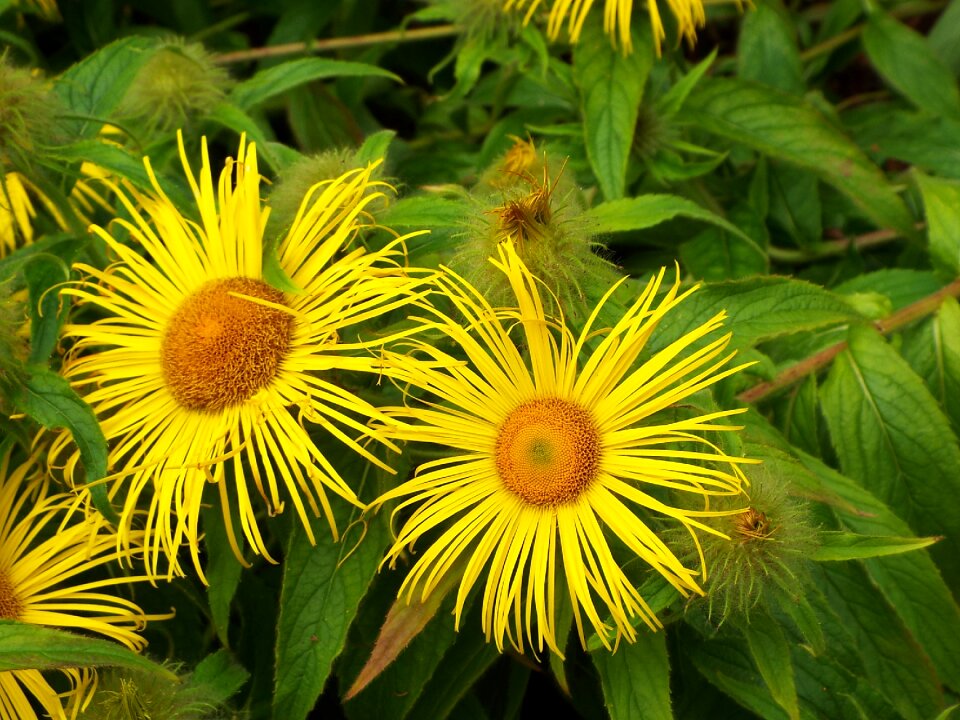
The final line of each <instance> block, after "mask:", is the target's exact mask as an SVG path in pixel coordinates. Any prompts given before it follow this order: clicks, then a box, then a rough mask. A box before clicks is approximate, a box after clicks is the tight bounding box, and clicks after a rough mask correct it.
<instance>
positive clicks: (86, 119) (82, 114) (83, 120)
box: [53, 36, 157, 139]
mask: <svg viewBox="0 0 960 720" xmlns="http://www.w3.org/2000/svg"><path fill="white" fill-rule="evenodd" d="M156 48H157V43H156V42H155V41H154V40H152V39H150V38H145V37H135V36H134V37H127V38H123V39H122V40H117V41H115V42H112V43H110V44H109V45H106V46H105V47H102V48H100V49H99V50H97V51H96V52H94V53H93V54H91V55H88V56H87V57H86V58H84V59H83V60H81V61H80V62H79V63H77V64H76V65H73V66H72V67H70V68H69V69H68V70H67V71H66V72H65V73H63V75H61V76H60V77H58V78H57V79H56V81H55V82H54V86H53V87H54V92H55V93H56V94H57V95H58V96H59V97H60V99H61V100H62V101H63V102H64V103H65V104H66V106H67V113H69V115H71V116H72V117H67V118H64V119H63V121H62V123H63V132H64V135H65V136H66V137H70V138H77V139H79V138H88V137H92V136H94V135H96V134H97V133H98V132H100V128H101V127H102V126H103V121H105V120H107V119H108V118H109V117H110V115H111V113H112V112H113V111H114V110H116V108H117V106H118V105H119V104H120V102H121V100H123V96H124V95H125V94H126V92H127V88H128V87H130V84H131V83H132V82H133V81H134V80H135V79H136V77H137V74H138V73H139V72H140V68H142V67H143V65H144V64H145V63H146V62H147V61H148V60H149V59H150V58H151V57H152V56H153V52H154V51H155V50H156Z"/></svg>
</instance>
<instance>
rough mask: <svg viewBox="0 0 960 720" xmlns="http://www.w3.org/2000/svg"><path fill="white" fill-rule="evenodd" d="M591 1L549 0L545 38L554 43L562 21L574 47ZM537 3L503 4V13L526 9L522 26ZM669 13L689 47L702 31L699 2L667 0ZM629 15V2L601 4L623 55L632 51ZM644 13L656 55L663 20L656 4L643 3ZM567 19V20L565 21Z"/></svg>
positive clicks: (649, 0) (606, 28)
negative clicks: (698, 29)
mask: <svg viewBox="0 0 960 720" xmlns="http://www.w3.org/2000/svg"><path fill="white" fill-rule="evenodd" d="M593 2H594V0H553V1H552V4H550V14H549V16H548V19H547V35H548V36H549V37H550V39H551V40H556V39H557V37H558V36H559V35H560V30H561V29H562V28H563V23H564V21H568V23H567V30H568V32H569V33H570V42H572V43H576V42H577V41H578V40H579V39H580V33H581V31H582V30H583V23H584V21H585V20H586V19H587V13H588V12H590V8H591V7H593ZM540 3H541V0H529V2H528V0H506V9H507V10H511V9H512V8H518V9H522V8H524V7H527V14H526V17H525V18H524V22H529V21H530V18H531V17H532V16H533V13H534V12H535V11H536V9H537V8H538V7H539V6H540ZM667 4H668V5H669V6H670V11H671V12H672V13H673V15H674V17H676V19H677V24H678V26H679V28H680V33H681V34H682V35H683V36H684V37H686V38H687V41H688V42H690V43H692V42H693V41H694V40H695V39H696V37H697V28H698V27H703V25H704V23H705V22H706V15H705V14H704V11H703V0H668V2H667ZM632 12H633V0H605V3H604V6H603V29H604V31H605V32H606V33H607V34H608V35H609V36H610V37H611V39H612V40H613V41H614V42H619V44H620V47H621V48H623V51H624V52H626V53H629V52H630V51H631V50H632V43H631V41H630V15H631V13H632ZM647 13H648V14H649V15H650V25H651V26H652V27H653V38H654V43H655V45H656V48H657V55H659V54H660V45H661V43H662V42H663V40H664V39H665V38H666V37H667V34H666V32H665V31H664V29H663V20H662V19H661V18H660V8H659V7H658V6H657V0H647ZM568 18H569V20H568Z"/></svg>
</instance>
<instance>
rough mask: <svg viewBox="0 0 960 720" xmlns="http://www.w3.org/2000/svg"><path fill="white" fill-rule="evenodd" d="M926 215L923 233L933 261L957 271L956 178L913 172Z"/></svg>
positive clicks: (959, 189) (959, 205) (959, 206)
mask: <svg viewBox="0 0 960 720" xmlns="http://www.w3.org/2000/svg"><path fill="white" fill-rule="evenodd" d="M914 177H916V179H917V185H918V186H919V187H920V192H921V194H922V195H923V205H924V208H925V209H926V215H927V237H928V238H929V243H930V256H931V258H932V259H933V262H934V265H935V266H937V267H938V268H940V269H942V270H943V271H945V272H946V273H947V274H948V275H949V276H951V277H956V276H957V275H960V182H957V181H951V180H942V179H940V178H933V177H930V176H928V175H924V174H923V173H922V172H919V171H917V172H915V174H914Z"/></svg>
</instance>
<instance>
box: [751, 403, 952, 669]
mask: <svg viewBox="0 0 960 720" xmlns="http://www.w3.org/2000/svg"><path fill="white" fill-rule="evenodd" d="M741 418H742V419H743V420H744V421H746V422H748V423H749V424H750V430H749V433H748V434H749V435H750V438H751V440H752V441H751V442H748V443H747V444H746V445H745V452H746V454H747V456H748V457H754V458H757V459H759V460H763V463H764V467H765V468H767V469H768V471H769V472H771V473H775V474H776V475H777V476H779V477H783V478H784V479H789V481H790V482H791V483H792V484H793V485H795V486H796V487H798V488H800V489H802V490H803V491H804V492H805V493H806V494H807V496H808V497H811V498H816V499H820V500H821V501H822V502H826V503H828V504H829V507H830V509H831V510H832V511H833V513H834V514H835V515H836V516H837V518H838V520H839V521H840V522H841V523H842V525H843V526H844V527H846V528H848V529H849V530H852V531H853V532H856V533H859V534H861V535H889V536H900V537H903V536H907V535H909V534H910V528H909V527H908V526H907V524H906V523H905V522H904V521H903V520H901V519H900V518H899V517H897V516H896V515H894V513H893V512H892V511H891V510H890V509H889V508H888V507H887V506H886V505H884V504H883V503H882V502H881V501H880V500H878V499H877V498H876V497H874V496H873V495H872V494H871V493H870V492H868V491H867V490H865V489H864V488H863V487H862V486H860V485H859V484H857V483H856V482H854V481H853V480H851V479H850V478H848V477H846V476H845V475H841V474H840V473H838V472H837V471H836V470H833V469H832V468H830V467H828V466H827V465H825V464H824V463H823V462H821V461H820V460H818V459H816V458H814V457H812V456H810V455H808V454H806V453H804V452H800V451H797V450H794V449H792V448H790V445H789V444H787V443H786V442H785V441H784V440H783V439H782V438H780V437H779V436H777V435H776V433H775V431H774V430H773V428H771V427H770V426H769V425H768V424H767V423H766V421H760V423H759V424H758V422H757V419H758V416H756V414H755V413H748V414H746V415H743V416H741ZM758 430H762V432H764V433H765V434H766V437H765V438H764V440H765V441H764V442H763V443H762V444H760V443H758V442H756V441H755V433H756V432H757V431H758ZM767 441H769V442H772V443H774V444H776V445H778V446H779V447H780V448H781V449H775V448H774V447H772V446H771V445H770V444H768V442H767ZM787 453H791V454H790V455H788V454H787ZM800 463H802V464H800ZM863 564H864V566H865V567H866V569H867V572H868V573H869V575H870V578H871V580H872V581H873V582H874V583H875V584H876V586H877V587H878V588H879V590H880V592H881V593H882V594H883V595H884V597H885V598H887V600H888V602H889V603H890V605H891V606H892V607H894V608H896V610H897V613H898V614H899V615H900V618H901V619H902V620H903V622H904V624H905V625H906V626H907V629H908V630H909V631H910V632H911V634H912V635H913V637H914V638H916V640H917V642H919V643H920V645H921V647H923V649H924V650H925V651H926V652H927V654H928V655H929V656H930V658H931V660H932V661H933V664H934V667H936V668H937V673H938V674H939V675H940V677H941V678H942V679H943V680H944V682H946V683H948V684H950V685H951V686H952V687H954V688H956V687H960V657H958V656H957V653H956V648H957V647H960V606H958V605H957V603H956V601H955V600H954V598H953V595H952V593H951V591H950V589H949V588H948V587H947V585H946V583H945V582H944V581H943V578H942V577H941V576H940V572H939V571H938V570H937V567H936V565H934V563H933V561H932V560H931V559H930V556H929V555H928V553H926V552H918V553H911V554H909V555H892V556H888V557H884V558H878V559H869V560H865V561H863Z"/></svg>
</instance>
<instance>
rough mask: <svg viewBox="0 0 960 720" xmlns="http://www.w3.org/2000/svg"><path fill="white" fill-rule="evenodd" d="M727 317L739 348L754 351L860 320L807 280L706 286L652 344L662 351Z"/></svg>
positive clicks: (760, 280)
mask: <svg viewBox="0 0 960 720" xmlns="http://www.w3.org/2000/svg"><path fill="white" fill-rule="evenodd" d="M721 311H726V313H727V315H728V316H729V319H728V320H727V322H726V327H728V328H731V329H732V330H733V340H732V341H731V344H732V345H733V346H734V347H738V348H746V347H753V346H754V345H756V344H757V343H759V342H761V341H765V340H770V339H772V338H775V337H779V336H781V335H786V334H789V333H795V332H799V331H801V330H814V329H816V328H822V327H825V326H828V325H836V324H838V323H843V322H850V321H852V320H854V319H856V318H857V317H858V316H857V314H856V313H855V312H854V310H853V308H852V307H850V305H848V304H847V303H846V302H845V301H844V300H843V299H842V298H840V297H838V296H837V295H834V294H833V293H831V292H829V291H827V290H824V289H823V288H821V287H819V286H817V285H813V284H811V283H808V282H804V281H802V280H794V279H791V278H785V277H757V278H750V279H746V280H732V281H729V282H722V283H711V284H709V285H704V286H703V287H701V288H700V289H699V290H697V292H695V293H693V295H691V296H690V297H689V298H687V299H686V300H684V301H683V303H682V304H681V305H680V306H679V307H678V308H677V309H676V311H674V316H673V319H672V322H671V323H670V324H669V325H664V326H663V327H662V331H658V332H656V333H654V335H653V336H652V337H651V338H650V342H649V348H650V350H651V351H656V350H659V349H661V348H664V347H666V346H667V345H669V344H670V343H671V342H673V341H674V340H676V339H678V338H679V337H680V336H682V335H684V334H686V333H687V332H690V331H691V330H693V329H694V328H695V327H697V326H698V325H701V324H702V323H703V322H705V321H706V320H707V319H709V318H711V317H713V316H714V315H715V314H717V313H718V312H721Z"/></svg>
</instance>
